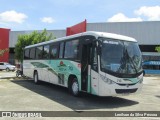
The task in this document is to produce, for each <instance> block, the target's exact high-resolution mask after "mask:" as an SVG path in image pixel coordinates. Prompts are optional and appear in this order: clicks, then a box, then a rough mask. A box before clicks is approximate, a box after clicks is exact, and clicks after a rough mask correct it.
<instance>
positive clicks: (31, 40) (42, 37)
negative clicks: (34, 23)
mask: <svg viewBox="0 0 160 120" xmlns="http://www.w3.org/2000/svg"><path fill="white" fill-rule="evenodd" d="M51 39H55V37H54V36H53V35H52V33H51V34H48V33H47V31H46V29H44V30H43V31H42V32H38V31H33V32H32V33H30V34H24V35H19V36H18V41H17V44H16V45H15V58H16V59H17V60H18V61H19V62H22V61H23V50H24V48H25V47H26V46H28V45H33V44H36V43H40V42H44V41H49V40H51Z"/></svg>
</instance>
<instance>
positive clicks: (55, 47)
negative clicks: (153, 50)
mask: <svg viewBox="0 0 160 120" xmlns="http://www.w3.org/2000/svg"><path fill="white" fill-rule="evenodd" d="M23 73H24V75H25V76H28V77H31V78H33V79H34V82H35V83H36V84H37V83H39V81H45V82H49V83H52V84H56V85H60V86H64V87H67V88H68V89H69V91H70V92H71V93H72V94H73V95H74V96H78V95H79V92H81V91H82V92H87V93H90V94H94V95H97V96H117V95H122V94H132V93H137V92H139V91H141V88H142V82H143V70H142V56H141V52H140V49H139V47H138V43H137V41H136V40H135V39H133V38H130V37H127V36H122V35H117V34H111V33H104V32H93V31H88V32H84V33H79V34H76V35H71V36H67V37H63V38H58V39H55V40H50V41H47V42H43V43H38V44H35V45H30V46H27V47H25V50H24V61H23Z"/></svg>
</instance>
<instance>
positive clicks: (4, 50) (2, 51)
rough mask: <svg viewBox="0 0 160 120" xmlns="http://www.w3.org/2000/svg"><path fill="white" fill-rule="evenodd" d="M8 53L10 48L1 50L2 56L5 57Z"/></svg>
mask: <svg viewBox="0 0 160 120" xmlns="http://www.w3.org/2000/svg"><path fill="white" fill-rule="evenodd" d="M6 52H9V48H5V49H0V56H3V55H4V54H5V53H6Z"/></svg>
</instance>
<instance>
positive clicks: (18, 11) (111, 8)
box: [0, 0, 160, 31]
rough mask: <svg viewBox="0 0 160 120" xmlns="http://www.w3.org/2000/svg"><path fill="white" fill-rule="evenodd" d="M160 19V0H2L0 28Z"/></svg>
mask: <svg viewBox="0 0 160 120" xmlns="http://www.w3.org/2000/svg"><path fill="white" fill-rule="evenodd" d="M85 19H86V20H87V23H100V22H143V21H160V0H0V28H9V29H11V30H12V31H22V30H42V29H44V28H46V29H47V30H61V29H66V27H70V26H73V25H75V24H77V23H79V22H81V21H84V20H85Z"/></svg>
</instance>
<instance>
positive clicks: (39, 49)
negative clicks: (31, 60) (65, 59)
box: [36, 46, 43, 59]
mask: <svg viewBox="0 0 160 120" xmlns="http://www.w3.org/2000/svg"><path fill="white" fill-rule="evenodd" d="M42 55H43V46H40V47H37V48H36V58H37V59H42Z"/></svg>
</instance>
